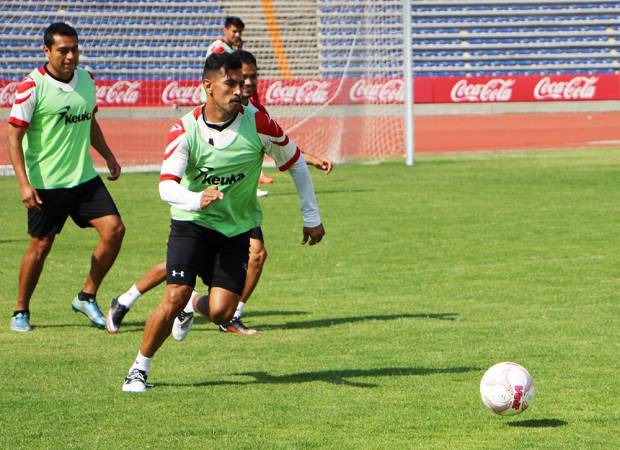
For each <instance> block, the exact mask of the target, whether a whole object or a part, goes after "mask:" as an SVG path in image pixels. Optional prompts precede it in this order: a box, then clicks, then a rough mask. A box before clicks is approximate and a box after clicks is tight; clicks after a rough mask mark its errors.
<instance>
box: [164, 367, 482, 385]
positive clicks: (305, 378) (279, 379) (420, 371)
mask: <svg viewBox="0 0 620 450" xmlns="http://www.w3.org/2000/svg"><path fill="white" fill-rule="evenodd" d="M474 370H475V371H480V370H481V369H480V368H478V367H441V368H432V367H387V368H383V369H346V370H320V371H318V372H300V373H292V374H289V375H270V374H268V373H267V372H242V373H235V374H232V375H234V376H242V377H251V378H253V380H251V381H203V382H199V383H189V384H181V383H157V384H156V387H159V386H164V387H203V386H224V385H234V386H244V385H253V384H300V383H313V382H316V381H322V382H324V383H330V384H335V385H345V386H353V387H361V388H375V387H378V386H379V385H378V384H375V383H366V382H361V381H351V378H375V377H404V376H426V375H443V374H452V373H464V372H471V371H474Z"/></svg>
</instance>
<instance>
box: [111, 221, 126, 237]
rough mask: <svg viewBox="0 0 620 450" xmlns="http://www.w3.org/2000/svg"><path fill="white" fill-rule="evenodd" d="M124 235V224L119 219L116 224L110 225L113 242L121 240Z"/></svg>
mask: <svg viewBox="0 0 620 450" xmlns="http://www.w3.org/2000/svg"><path fill="white" fill-rule="evenodd" d="M124 237H125V224H124V223H123V222H122V221H121V220H119V221H118V223H117V224H115V225H114V226H113V227H112V230H111V238H112V240H113V241H115V242H122V240H123V238H124Z"/></svg>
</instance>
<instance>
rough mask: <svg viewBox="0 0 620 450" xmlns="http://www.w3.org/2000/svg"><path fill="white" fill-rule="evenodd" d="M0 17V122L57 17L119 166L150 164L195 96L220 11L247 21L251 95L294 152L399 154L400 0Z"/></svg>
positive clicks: (60, 6)
mask: <svg viewBox="0 0 620 450" xmlns="http://www.w3.org/2000/svg"><path fill="white" fill-rule="evenodd" d="M0 15H1V18H2V22H1V23H0V36H1V38H0V54H1V55H2V60H3V62H4V63H3V65H2V66H0V112H1V113H2V114H3V118H6V117H7V116H8V112H9V110H10V105H11V103H12V99H13V96H14V94H15V89H16V87H17V85H18V83H19V80H20V79H22V78H23V76H25V75H26V74H28V73H29V72H30V71H31V70H33V69H34V68H36V67H38V66H41V65H42V64H44V63H45V58H44V56H43V52H42V50H41V47H42V35H43V31H44V30H45V28H46V27H47V26H48V25H49V24H50V23H52V22H57V21H64V22H67V23H69V24H71V25H72V26H74V27H75V28H76V30H77V31H78V34H79V37H80V49H81V59H80V63H81V65H82V66H83V67H87V68H88V69H89V70H90V71H91V72H92V73H93V74H94V76H95V80H96V85H97V99H98V104H99V113H98V120H99V122H100V124H101V126H102V128H103V130H104V134H105V136H106V139H107V140H108V142H109V144H110V146H111V147H112V149H113V151H114V152H115V154H116V155H117V157H118V158H119V160H121V162H122V164H123V165H124V166H136V167H145V166H146V167H157V165H158V164H159V163H160V160H161V152H162V149H163V147H164V145H165V139H166V135H167V131H168V129H169V127H170V125H171V124H172V123H173V122H174V120H175V119H176V118H178V117H180V116H181V115H182V114H184V112H185V111H186V110H188V109H190V108H192V107H193V106H195V105H196V104H198V103H199V102H200V94H199V89H198V85H199V80H200V75H201V72H202V66H203V64H204V58H205V53H206V48H207V47H208V45H209V44H210V43H211V42H212V41H213V40H214V39H217V38H218V37H220V36H221V34H222V28H223V22H224V18H225V17H227V16H237V17H240V18H241V19H242V20H243V21H244V22H245V30H244V33H243V41H244V46H243V48H244V49H245V50H248V51H250V52H252V53H253V54H254V55H255V56H256V58H257V61H258V66H259V77H260V81H259V95H260V98H261V101H262V102H263V103H264V104H265V106H266V107H267V109H268V110H269V112H270V113H271V115H272V116H273V117H274V118H275V119H276V120H277V121H278V122H279V123H280V124H281V125H282V127H283V128H284V129H285V130H286V131H287V132H288V133H289V135H290V136H291V137H292V138H293V139H294V140H295V141H296V142H297V143H298V144H299V145H300V147H301V148H302V149H304V150H305V151H307V152H309V153H312V154H315V155H317V156H322V157H328V158H330V159H332V160H334V161H339V160H348V159H352V158H373V159H375V158H385V157H401V156H403V155H404V137H403V119H402V116H403V105H402V101H403V85H402V35H403V33H402V31H403V30H402V6H401V2H400V1H399V0H382V1H372V0H357V1H352V0H346V1H339V0H296V1H294V2H290V1H284V0H263V1H261V2H255V1H251V0H235V1H224V0H221V1H220V0H209V1H204V0H202V1H188V0H185V1H172V2H167V1H163V0H162V1H157V0H151V1H148V2H146V1H143V0H142V1H139V0H135V1H124V2H122V4H121V3H119V2H118V1H114V0H89V1H85V0H70V1H68V0H55V1H53V0H37V1H29V0H22V1H20V2H14V1H1V2H0ZM5 127H6V120H3V124H2V125H1V126H0V134H4V133H5V132H6V128H5ZM5 142H6V140H5V138H3V137H2V136H0V145H1V146H4V145H6V144H5ZM0 155H3V156H0V157H1V158H3V159H4V161H0V165H3V164H8V161H7V160H6V159H7V157H6V152H1V153H0ZM99 162H100V160H99Z"/></svg>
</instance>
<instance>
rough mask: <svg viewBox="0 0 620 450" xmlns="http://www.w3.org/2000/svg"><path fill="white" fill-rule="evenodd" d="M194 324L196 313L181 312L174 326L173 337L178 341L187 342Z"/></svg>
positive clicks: (175, 319)
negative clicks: (186, 339)
mask: <svg viewBox="0 0 620 450" xmlns="http://www.w3.org/2000/svg"><path fill="white" fill-rule="evenodd" d="M193 324H194V313H188V312H185V311H181V313H180V314H179V315H178V316H176V317H175V318H174V324H172V337H173V338H174V339H175V340H177V341H183V340H185V338H186V337H187V334H188V333H189V330H191V329H192V325H193Z"/></svg>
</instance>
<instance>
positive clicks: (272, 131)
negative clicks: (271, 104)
mask: <svg viewBox="0 0 620 450" xmlns="http://www.w3.org/2000/svg"><path fill="white" fill-rule="evenodd" d="M254 117H255V119H256V131H258V132H259V133H260V134H265V135H267V136H269V137H274V138H281V137H282V135H284V132H283V131H282V128H280V125H278V123H277V122H276V121H275V120H272V119H271V117H269V115H268V114H265V113H262V112H257V113H256V115H255V116H254Z"/></svg>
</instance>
